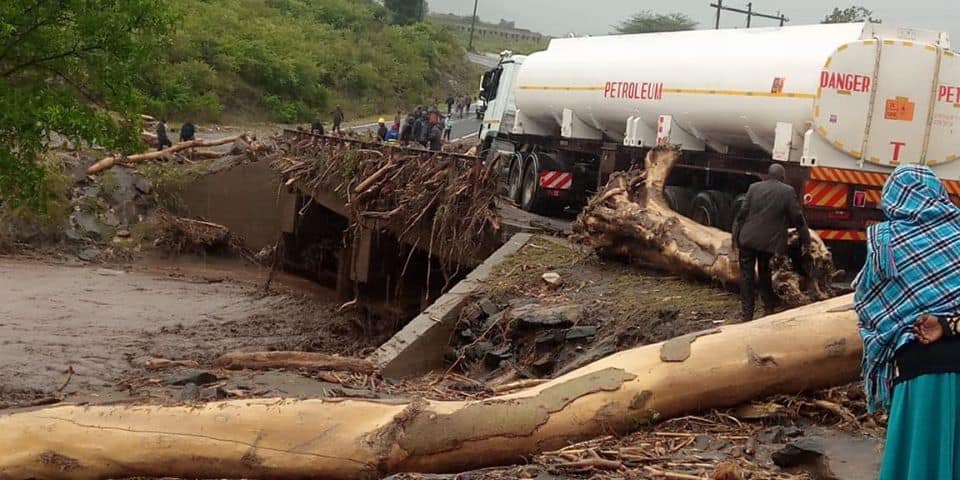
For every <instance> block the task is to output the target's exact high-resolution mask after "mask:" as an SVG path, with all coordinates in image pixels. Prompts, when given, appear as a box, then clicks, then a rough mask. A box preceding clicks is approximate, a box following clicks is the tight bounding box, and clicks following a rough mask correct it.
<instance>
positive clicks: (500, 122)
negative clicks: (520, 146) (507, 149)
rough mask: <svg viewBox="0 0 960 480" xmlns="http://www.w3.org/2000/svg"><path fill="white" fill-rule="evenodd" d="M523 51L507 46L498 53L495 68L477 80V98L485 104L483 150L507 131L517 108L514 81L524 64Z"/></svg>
mask: <svg viewBox="0 0 960 480" xmlns="http://www.w3.org/2000/svg"><path fill="white" fill-rule="evenodd" d="M526 58H527V57H526V56H524V55H514V54H513V53H512V52H510V51H509V50H506V51H503V52H501V53H500V62H499V63H498V64H497V66H496V68H493V69H492V70H489V71H487V72H486V73H484V74H483V77H482V79H481V80H480V100H482V101H483V102H484V104H485V105H486V108H485V110H484V113H483V121H482V123H481V124H480V145H481V146H482V148H481V151H482V152H490V151H491V149H492V148H494V146H495V144H494V141H495V140H496V138H497V136H498V135H499V134H500V132H501V131H503V132H509V131H510V129H512V128H513V120H514V117H515V115H516V112H517V104H516V97H515V95H514V91H515V89H514V85H515V84H516V82H517V74H518V73H519V71H520V66H521V65H523V61H524V59H526Z"/></svg>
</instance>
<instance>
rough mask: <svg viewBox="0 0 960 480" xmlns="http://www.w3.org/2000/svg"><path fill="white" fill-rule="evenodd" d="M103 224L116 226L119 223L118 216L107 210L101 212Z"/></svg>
mask: <svg viewBox="0 0 960 480" xmlns="http://www.w3.org/2000/svg"><path fill="white" fill-rule="evenodd" d="M103 224H104V225H107V226H109V227H117V226H119V225H120V218H118V217H117V214H116V213H113V212H111V211H107V212H106V213H104V214H103Z"/></svg>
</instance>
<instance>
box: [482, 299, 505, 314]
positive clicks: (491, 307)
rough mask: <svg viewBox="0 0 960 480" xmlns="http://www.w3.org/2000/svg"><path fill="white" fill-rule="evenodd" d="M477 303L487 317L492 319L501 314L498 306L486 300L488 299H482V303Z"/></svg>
mask: <svg viewBox="0 0 960 480" xmlns="http://www.w3.org/2000/svg"><path fill="white" fill-rule="evenodd" d="M477 303H478V304H479V305H480V310H483V313H485V314H487V317H492V316H494V315H496V314H498V313H500V308H499V307H497V305H496V304H494V303H493V302H492V301H490V299H489V298H486V297H484V298H481V299H480V301H479V302H477Z"/></svg>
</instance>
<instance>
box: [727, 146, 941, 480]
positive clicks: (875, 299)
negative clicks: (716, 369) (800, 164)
mask: <svg viewBox="0 0 960 480" xmlns="http://www.w3.org/2000/svg"><path fill="white" fill-rule="evenodd" d="M880 208H881V210H882V212H883V214H884V217H885V221H883V222H880V223H877V224H874V225H872V226H870V227H868V229H867V257H866V262H865V265H864V266H863V268H862V270H861V271H860V273H859V274H858V275H857V276H856V278H855V279H854V281H853V287H854V290H855V293H854V297H853V304H852V305H851V306H850V307H849V308H851V309H853V310H855V311H856V313H857V316H858V318H859V323H858V327H859V332H860V337H861V339H862V340H863V359H862V365H861V375H862V377H863V380H864V387H865V391H866V399H867V408H868V410H869V411H871V412H873V411H879V410H884V411H886V412H887V414H888V421H887V438H886V445H885V447H884V453H883V461H882V464H881V469H880V474H879V478H880V480H902V479H920V478H924V479H927V478H929V479H934V478H936V479H947V478H954V479H955V478H960V207H957V205H955V204H954V203H953V201H952V200H951V198H950V195H949V194H948V192H947V189H946V188H945V187H944V184H943V183H942V182H941V181H940V179H939V178H938V177H937V176H936V174H935V173H934V172H933V170H931V169H930V168H929V167H927V166H925V165H915V164H905V165H901V166H898V167H897V168H896V169H895V170H894V171H893V173H892V174H891V175H890V177H889V178H888V179H887V181H886V183H885V185H884V187H883V190H882V191H881V194H880ZM788 227H795V228H797V230H798V232H799V234H800V242H801V244H802V247H803V250H804V252H806V251H808V248H809V245H810V233H809V230H808V228H807V224H806V221H805V220H804V217H803V214H802V213H801V210H800V206H799V204H798V202H797V196H796V193H795V191H794V189H793V188H792V187H791V186H789V185H788V184H787V183H786V171H785V169H784V168H783V167H782V166H780V165H777V164H775V165H773V166H771V167H770V169H769V172H768V178H767V179H766V180H764V181H761V182H757V183H754V184H753V185H751V186H750V188H749V190H748V192H747V196H746V201H745V204H744V206H743V208H742V209H741V210H740V212H739V213H738V215H737V218H736V221H735V223H734V227H733V245H734V248H735V250H736V251H737V252H738V254H739V265H740V275H741V300H742V306H743V311H742V319H743V320H744V321H749V320H751V319H752V318H753V309H754V297H755V290H756V288H755V284H758V285H759V290H760V296H761V298H762V299H763V304H764V308H765V310H766V311H767V313H772V312H773V311H774V310H775V309H776V307H777V299H776V295H775V294H774V293H773V291H772V288H771V279H770V259H771V257H772V256H774V255H778V254H784V253H785V252H786V250H787V228H788ZM757 275H759V279H757V278H756V276H757Z"/></svg>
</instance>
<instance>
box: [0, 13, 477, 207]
mask: <svg viewBox="0 0 960 480" xmlns="http://www.w3.org/2000/svg"><path fill="white" fill-rule="evenodd" d="M388 3H397V2H388ZM399 3H409V2H399ZM424 8H425V6H424ZM409 20H410V19H404V18H401V17H400V16H398V12H396V11H390V10H388V9H387V8H386V7H384V6H382V5H380V4H379V3H378V2H376V1H374V0H219V1H216V2H213V1H195V0H172V1H169V2H156V1H153V0H62V1H57V2H51V1H49V0H23V1H7V2H0V214H9V213H10V212H11V211H14V210H15V211H17V212H19V213H18V215H19V214H24V215H25V214H26V213H25V212H31V213H29V215H32V216H34V217H37V218H39V217H43V216H45V215H48V214H50V215H52V214H53V213H52V210H55V209H61V208H62V207H63V205H66V203H65V200H66V197H67V195H68V194H69V189H62V190H63V191H61V189H59V188H54V189H51V188H50V186H49V185H47V183H48V182H52V183H55V182H53V181H52V178H53V177H55V176H57V175H60V174H61V173H62V171H63V170H62V169H61V168H60V167H57V166H51V165H49V164H45V163H43V162H41V161H40V159H41V158H43V157H44V156H45V154H46V153H47V151H48V150H49V149H50V148H56V147H58V146H59V145H60V144H62V143H63V142H64V141H69V142H70V143H72V144H73V145H75V146H77V147H79V148H86V147H90V146H97V147H102V148H104V149H106V150H109V151H120V152H123V153H132V152H134V151H138V150H141V149H142V148H143V144H142V142H141V140H140V136H139V133H140V129H141V126H142V122H141V121H140V119H139V116H138V115H139V114H141V113H150V114H153V115H159V116H168V117H174V118H177V119H183V120H193V121H195V122H201V121H213V120H218V119H220V118H221V117H227V118H229V119H230V120H233V121H241V122H244V121H262V120H271V121H278V122H285V123H292V122H304V121H308V120H311V119H313V118H314V117H315V116H316V115H318V114H319V115H321V116H323V117H325V118H326V119H327V120H328V121H329V115H328V113H327V112H329V111H330V110H332V108H333V106H334V105H337V104H340V105H342V106H343V107H344V109H345V110H346V112H347V115H348V118H347V120H348V121H351V120H355V119H359V118H362V117H364V116H367V115H373V114H383V113H386V112H392V111H395V110H396V109H398V108H400V107H403V108H406V107H408V106H409V105H411V104H415V103H428V102H429V101H430V100H431V99H433V98H444V97H445V95H446V94H447V93H448V91H449V90H450V89H451V88H452V87H453V86H456V85H457V84H458V82H461V80H462V79H465V78H466V79H468V80H469V84H470V85H472V84H473V83H474V82H475V80H474V78H473V77H474V76H475V75H474V72H473V71H472V70H471V69H470V67H467V66H466V62H465V61H464V59H463V53H464V52H463V49H462V47H461V46H460V45H459V43H458V42H457V40H456V37H455V36H454V35H453V34H452V33H451V32H449V31H446V30H442V29H439V28H436V27H433V26H432V25H429V24H426V23H422V22H420V23H413V24H409V25H397V24H394V23H404V24H405V23H409ZM53 197H56V198H53ZM61 197H62V198H61ZM61 200H63V201H64V202H60V201H61ZM166 200H169V201H170V202H171V203H175V202H173V199H166ZM166 200H164V201H166ZM61 203H63V205H61ZM29 215H28V216H29ZM58 215H59V213H58Z"/></svg>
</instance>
